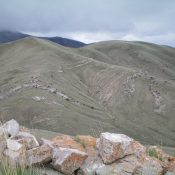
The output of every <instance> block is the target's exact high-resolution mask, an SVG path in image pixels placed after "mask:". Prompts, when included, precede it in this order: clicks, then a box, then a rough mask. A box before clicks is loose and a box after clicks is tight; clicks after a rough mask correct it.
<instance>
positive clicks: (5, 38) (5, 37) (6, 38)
mask: <svg viewBox="0 0 175 175" xmlns="http://www.w3.org/2000/svg"><path fill="white" fill-rule="evenodd" d="M26 37H35V38H36V36H32V35H29V34H24V33H20V32H13V31H6V30H3V31H0V43H7V42H11V41H16V40H19V39H22V38H26ZM37 38H41V39H46V40H49V41H52V42H54V43H57V44H60V45H63V46H66V47H72V48H78V47H83V46H85V45H86V44H85V43H83V42H80V41H76V40H72V39H68V38H63V37H58V36H56V37H37Z"/></svg>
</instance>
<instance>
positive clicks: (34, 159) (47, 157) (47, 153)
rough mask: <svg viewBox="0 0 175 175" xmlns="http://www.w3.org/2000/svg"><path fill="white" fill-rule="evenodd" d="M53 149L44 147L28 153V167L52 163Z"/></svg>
mask: <svg viewBox="0 0 175 175" xmlns="http://www.w3.org/2000/svg"><path fill="white" fill-rule="evenodd" d="M51 157H52V148H51V147H50V146H48V145H42V146H39V147H36V148H33V149H30V150H28V151H27V161H28V165H35V164H44V163H48V162H50V161H51Z"/></svg>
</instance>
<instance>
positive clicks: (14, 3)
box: [0, 0, 175, 46]
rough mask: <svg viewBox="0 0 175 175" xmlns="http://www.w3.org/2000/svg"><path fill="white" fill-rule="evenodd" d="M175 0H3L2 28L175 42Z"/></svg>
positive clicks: (86, 38)
mask: <svg viewBox="0 0 175 175" xmlns="http://www.w3.org/2000/svg"><path fill="white" fill-rule="evenodd" d="M174 9H175V1H174V0H154V1H153V0H147V1H145V0H134V1H131V0H30V1H24V0H0V30H12V31H21V32H24V33H29V34H34V35H39V36H56V35H57V36H62V37H68V38H72V39H76V40H80V41H83V42H86V43H90V42H96V41H102V40H115V39H119V40H142V41H148V42H154V43H158V44H167V45H172V46H175V23H174V22H173V21H174V19H173V18H174V16H175V10H174Z"/></svg>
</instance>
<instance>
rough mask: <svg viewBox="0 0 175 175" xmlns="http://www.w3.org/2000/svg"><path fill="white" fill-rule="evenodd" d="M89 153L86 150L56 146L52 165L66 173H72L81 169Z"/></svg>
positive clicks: (69, 174)
mask: <svg viewBox="0 0 175 175" xmlns="http://www.w3.org/2000/svg"><path fill="white" fill-rule="evenodd" d="M87 157H88V155H87V154H86V153H84V152H81V151H78V150H76V149H70V148H55V149H53V154H52V165H53V167H54V168H55V169H56V170H57V171H60V172H62V173H64V174H66V175H72V174H73V173H74V172H75V171H76V170H77V169H79V168H80V167H81V166H82V164H83V162H84V161H85V160H86V159H87Z"/></svg>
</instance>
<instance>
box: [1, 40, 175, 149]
mask: <svg viewBox="0 0 175 175" xmlns="http://www.w3.org/2000/svg"><path fill="white" fill-rule="evenodd" d="M0 61H1V64H0V112H1V117H2V118H4V120H8V119H9V118H11V117H12V116H13V118H16V119H17V120H18V121H21V124H24V125H28V126H29V127H34V128H38V129H46V130H51V131H56V132H62V133H68V134H77V133H82V134H83V133H86V134H88V133H90V134H93V135H98V133H99V132H102V131H114V132H122V133H125V134H127V135H130V136H131V137H134V138H137V139H138V140H140V141H142V142H143V143H147V144H164V145H168V146H172V145H174V144H175V134H174V133H175V130H174V125H175V118H174V113H175V102H174V98H175V80H174V75H175V49H174V48H169V47H166V46H157V45H152V44H148V43H139V42H122V41H111V42H101V43H96V44H92V45H89V46H86V47H83V48H80V49H71V48H65V47H63V46H60V45H57V44H54V43H52V42H49V41H46V40H42V39H36V38H26V39H22V40H19V41H16V42H13V43H10V44H2V45H0Z"/></svg>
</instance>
